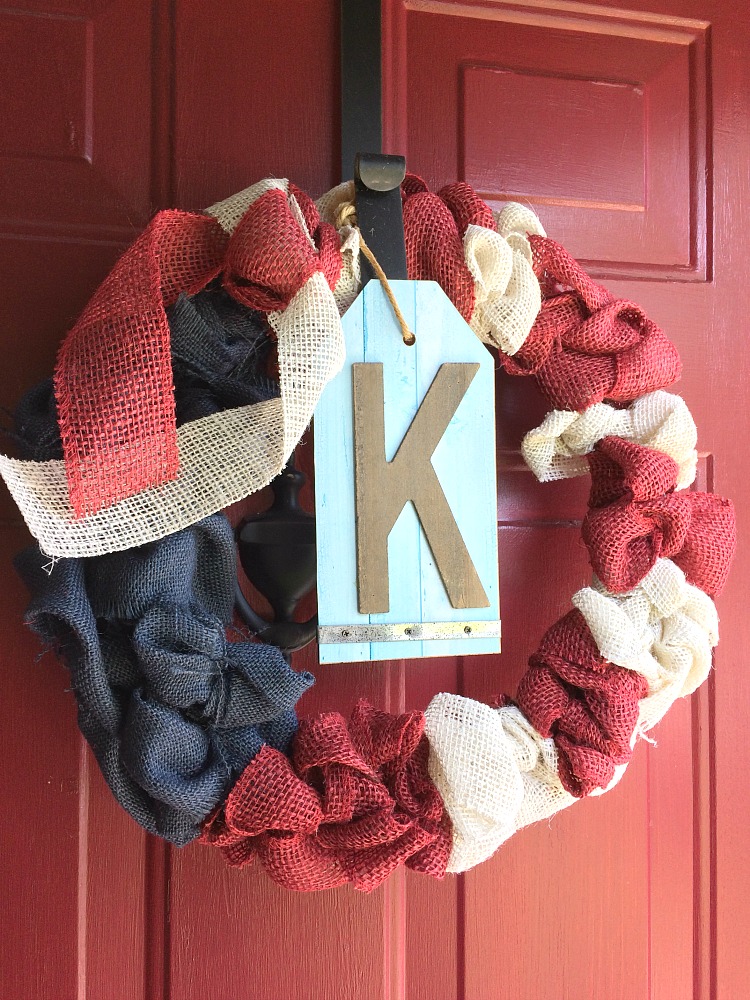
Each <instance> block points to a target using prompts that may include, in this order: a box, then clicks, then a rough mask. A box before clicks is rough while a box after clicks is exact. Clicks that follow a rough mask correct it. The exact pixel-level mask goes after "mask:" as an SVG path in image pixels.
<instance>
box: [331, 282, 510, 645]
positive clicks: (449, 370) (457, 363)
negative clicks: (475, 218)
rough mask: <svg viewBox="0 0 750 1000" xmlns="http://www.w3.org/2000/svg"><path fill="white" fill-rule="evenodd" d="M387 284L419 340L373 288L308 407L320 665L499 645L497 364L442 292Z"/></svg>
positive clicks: (352, 316) (348, 321)
mask: <svg viewBox="0 0 750 1000" xmlns="http://www.w3.org/2000/svg"><path fill="white" fill-rule="evenodd" d="M391 284H392V287H393V290H394V293H395V294H396V297H397V299H398V302H399V305H400V307H401V310H402V312H403V313H404V316H405V318H406V320H407V322H408V324H409V326H410V328H411V329H412V330H413V331H414V332H415V334H416V337H417V340H416V344H415V345H414V346H413V347H408V346H406V345H405V344H404V343H403V340H402V338H401V331H400V329H399V326H398V324H397V322H396V320H395V317H394V315H393V311H392V309H391V306H390V304H389V303H388V300H387V298H386V297H385V294H384V292H383V290H382V288H381V286H380V284H379V282H377V281H370V282H369V283H368V284H367V285H366V286H365V288H364V290H363V291H362V292H361V293H360V295H359V297H358V298H357V299H356V301H355V302H354V304H353V305H352V306H351V308H350V309H349V310H348V311H347V313H346V315H345V316H344V318H343V326H344V334H345V338H346V351H347V359H346V362H345V365H344V368H343V369H342V371H341V372H340V373H339V375H338V376H337V377H336V378H335V379H334V380H333V381H332V382H331V383H330V384H329V385H328V386H327V387H326V389H325V392H324V393H323V396H322V398H321V400H320V403H319V404H318V407H317V409H316V411H315V497H316V521H317V532H316V533H317V545H318V619H319V627H320V633H319V637H320V650H319V652H320V662H321V663H339V662H347V661H353V660H379V659H400V658H415V657H423V656H457V655H465V654H468V653H495V652H498V651H499V648H500V642H499V606H498V580H497V493H496V480H495V418H494V392H495V389H494V367H495V366H494V361H493V359H492V356H491V355H490V354H489V352H488V351H487V350H486V348H485V347H484V346H483V345H482V344H481V343H480V341H479V340H478V339H477V337H476V336H475V334H474V333H473V332H472V331H471V329H470V328H469V326H468V325H467V324H466V323H465V322H464V320H463V318H462V317H461V316H460V314H459V313H458V312H457V311H456V309H455V308H454V306H453V305H452V303H451V302H450V300H449V299H448V298H447V296H446V295H445V293H444V292H443V291H442V289H441V288H440V287H439V286H438V285H437V284H435V283H434V282H412V281H394V282H392V283H391ZM433 636H440V638H431V637H433ZM442 636H445V638H442ZM363 637H364V641H363ZM367 640H369V641H367Z"/></svg>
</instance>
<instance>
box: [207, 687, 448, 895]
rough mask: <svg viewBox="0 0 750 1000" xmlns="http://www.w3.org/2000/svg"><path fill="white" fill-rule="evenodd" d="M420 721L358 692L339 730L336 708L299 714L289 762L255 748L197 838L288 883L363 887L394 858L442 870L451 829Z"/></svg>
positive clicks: (378, 878)
mask: <svg viewBox="0 0 750 1000" xmlns="http://www.w3.org/2000/svg"><path fill="white" fill-rule="evenodd" d="M423 730H424V715H423V714H422V713H421V712H411V713H408V714H406V715H400V716H393V715H389V714H388V713H386V712H380V711H377V710H376V709H374V708H373V707H372V706H371V705H369V704H367V703H366V702H364V701H361V702H359V703H358V704H357V706H356V707H355V709H354V712H353V713H352V717H351V722H350V725H349V728H348V730H347V726H346V722H345V720H344V719H343V717H342V716H340V715H339V714H338V713H335V712H331V713H327V714H325V715H320V716H317V717H316V718H313V719H306V720H303V721H302V722H300V727H299V731H298V733H297V736H296V738H295V742H294V751H293V754H292V762H291V764H290V762H289V760H287V758H286V757H284V755H283V754H281V753H279V752H278V751H276V750H272V749H271V748H270V747H264V748H263V749H262V750H261V751H260V753H259V754H258V755H257V756H256V757H255V758H254V759H253V760H252V761H251V763H250V764H249V765H248V766H247V768H246V769H245V771H244V772H243V773H242V775H241V776H240V778H239V780H238V781H237V783H236V784H235V785H234V787H233V788H232V790H231V791H230V793H229V795H228V797H227V799H226V801H225V802H224V805H223V806H222V808H221V809H220V810H219V811H218V812H217V813H216V814H215V815H214V816H213V817H211V819H209V821H208V822H207V823H206V826H205V828H204V834H203V838H202V839H203V841H204V842H205V843H209V844H214V845H216V846H218V847H220V848H221V850H222V852H223V853H224V855H225V857H226V859H227V861H228V862H229V864H232V865H237V866H242V865H246V864H249V863H250V862H251V861H252V860H253V858H254V857H256V856H257V857H258V858H259V859H260V860H261V862H262V863H263V865H264V867H265V868H266V870H267V871H268V873H269V875H270V876H271V878H273V879H274V881H276V882H278V883H279V884H280V885H283V886H286V887H287V888H290V889H299V890H305V891H306V890H313V889H328V888H332V887H333V886H337V885H342V884H344V883H346V882H351V883H352V884H353V885H354V886H355V887H356V888H357V889H362V890H365V891H369V890H371V889H374V888H376V887H377V886H378V885H380V883H381V882H382V881H383V880H384V879H385V878H387V877H388V875H389V874H390V873H391V872H392V871H393V870H394V869H395V868H397V867H398V866H399V865H400V864H405V865H406V867H407V868H412V869H414V870H415V871H420V872H424V873H426V874H429V875H433V876H435V877H436V878H441V877H442V876H443V875H444V874H445V869H446V865H447V864H448V857H449V855H450V851H451V828H450V821H449V819H448V816H447V813H446V812H445V809H444V807H443V802H442V799H441V798H440V795H439V793H438V792H437V789H436V788H435V787H434V785H433V784H432V782H431V781H430V778H429V775H428V773H427V754H428V745H427V739H426V737H425V736H424V735H423Z"/></svg>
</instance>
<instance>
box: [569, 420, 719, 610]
mask: <svg viewBox="0 0 750 1000" xmlns="http://www.w3.org/2000/svg"><path fill="white" fill-rule="evenodd" d="M588 462H589V465H590V467H591V478H592V482H591V498H590V501H589V503H590V509H589V511H588V513H587V515H586V517H585V519H584V522H583V528H582V535H583V540H584V542H585V543H586V546H587V547H588V550H589V556H590V559H591V565H592V567H593V569H594V572H595V573H596V575H597V576H598V577H599V578H600V579H601V580H602V582H603V583H604V585H605V586H606V587H607V589H608V590H611V591H613V592H615V593H622V592H624V591H628V590H632V589H633V587H635V586H636V585H637V584H638V583H639V582H640V581H641V580H642V579H643V578H644V576H645V575H646V574H647V573H648V571H649V570H650V569H651V567H652V566H653V565H654V563H655V562H656V560H657V559H658V558H660V557H661V556H664V557H668V558H672V559H674V561H675V562H676V563H677V565H678V566H680V568H681V569H682V570H683V571H684V572H685V576H686V577H687V580H688V582H689V583H692V584H695V585H696V586H697V587H700V589H701V590H703V591H705V592H706V593H707V594H709V595H711V596H715V595H716V594H718V593H719V592H720V591H721V589H722V587H723V586H724V583H725V581H726V578H727V575H728V573H729V566H730V564H731V560H732V556H733V555H734V549H735V544H736V532H735V520H734V508H733V505H732V503H731V501H729V500H725V499H724V498H723V497H717V496H714V495H713V494H710V493H695V492H692V491H689V490H683V491H681V492H680V493H674V492H672V490H673V489H674V487H675V485H676V482H677V465H676V463H675V462H674V460H673V459H671V458H670V457H669V456H668V455H665V454H663V453H662V452H660V451H656V450H654V449H652V448H646V447H644V446H643V445H639V444H635V443H633V442H630V441H623V440H622V439H621V438H617V437H606V438H603V439H602V440H601V441H600V442H599V444H598V445H597V446H596V449H595V450H594V451H593V452H591V454H590V455H589V456H588Z"/></svg>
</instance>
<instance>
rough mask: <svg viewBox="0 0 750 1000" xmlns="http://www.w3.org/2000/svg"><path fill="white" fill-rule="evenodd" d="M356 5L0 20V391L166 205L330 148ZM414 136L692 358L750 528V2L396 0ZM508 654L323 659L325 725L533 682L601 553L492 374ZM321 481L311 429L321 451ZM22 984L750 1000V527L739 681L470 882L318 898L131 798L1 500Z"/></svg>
mask: <svg viewBox="0 0 750 1000" xmlns="http://www.w3.org/2000/svg"><path fill="white" fill-rule="evenodd" d="M337 10H338V4H337V3H335V2H334V0H319V2H317V3H315V4H309V3H303V2H302V0H291V2H282V0H266V2H264V3H260V2H253V3H249V4H244V5H236V4H228V5H222V4H213V5H209V4H205V3H203V4H201V3H198V2H195V0H169V2H168V0H154V2H153V3H152V4H150V5H132V4H127V3H125V2H124V0H101V2H97V3H86V4H83V3H80V2H78V0H65V2H59V3H55V4H54V5H53V4H52V3H51V2H50V0H26V2H24V3H23V4H22V5H21V8H20V9H15V8H14V9H13V10H10V9H8V10H4V11H0V54H2V55H3V59H0V83H1V84H2V91H3V93H4V95H5V99H4V102H3V103H2V105H0V120H2V121H3V129H2V136H1V137H0V163H1V165H2V171H1V172H0V176H2V178H3V180H2V181H1V182H0V262H1V264H2V272H1V273H2V287H3V295H2V297H0V337H1V338H2V348H3V351H4V362H5V363H4V364H3V365H2V366H0V403H2V404H3V405H6V406H12V405H13V404H14V403H15V402H16V400H17V399H18V397H19V395H20V394H21V392H22V391H23V390H24V389H25V388H26V387H28V386H29V385H31V384H32V383H34V382H35V381H37V380H38V379H40V378H41V377H43V376H44V375H45V374H47V373H49V372H50V370H51V368H52V365H53V362H54V356H55V351H56V347H57V344H58V343H59V340H60V337H61V336H62V334H63V332H64V330H65V329H66V328H67V327H68V326H69V325H70V324H71V322H72V320H73V319H74V318H75V315H76V313H77V312H78V310H79V309H80V308H81V307H82V305H83V304H84V303H85V301H86V300H87V298H88V297H89V296H90V294H91V293H92V292H93V290H94V288H95V287H96V285H97V284H98V282H99V281H100V280H101V279H102V277H103V276H104V275H105V273H106V271H107V270H108V268H109V267H110V266H111V264H112V262H113V261H114V259H115V257H116V256H117V254H118V252H119V250H120V248H121V247H122V246H124V245H125V244H126V243H127V242H129V241H130V239H131V238H132V237H133V235H134V234H135V233H136V232H137V231H138V230H139V229H140V228H141V227H142V226H143V224H144V223H145V220H146V219H147V217H148V215H149V212H150V211H151V210H152V209H153V208H156V207H160V206H162V205H165V204H169V203H174V204H178V205H180V206H181V207H185V208H200V207H201V206H203V205H206V204H209V203H210V202H211V201H213V200H215V199H216V198H219V197H222V196H224V195H228V194H230V193H231V192H232V191H234V190H238V189H240V188H242V187H244V186H246V185H247V184H249V183H251V182H253V181H254V180H256V179H258V178H259V177H260V176H262V175H263V174H266V173H277V174H281V175H286V176H290V177H292V178H293V179H294V180H295V181H296V182H297V183H298V184H300V186H302V187H303V188H306V189H308V190H310V191H311V192H312V193H315V194H317V193H320V192H322V191H323V190H324V189H325V188H327V187H328V186H330V185H331V184H333V183H335V182H336V180H337V179H338V178H337V176H336V169H337V168H336V164H337V163H338V156H339V153H338V150H339V145H338V129H339V102H338V96H337V88H338V49H337V45H338V14H337ZM383 17H384V113H385V129H386V135H387V139H388V144H389V146H390V148H391V149H393V151H397V152H403V153H405V154H406V155H407V158H408V162H409V166H410V168H411V169H413V170H416V171H417V172H419V173H422V174H423V175H424V176H425V177H426V179H427V180H428V182H429V183H430V184H433V185H437V184H441V183H444V182H445V181H447V180H452V179H455V178H456V177H461V176H462V175H463V176H465V177H466V179H467V180H469V181H471V182H473V183H477V184H478V185H479V186H480V187H481V188H482V189H483V190H484V191H485V192H486V193H487V194H488V196H490V197H492V198H500V197H501V196H503V195H506V194H514V195H517V196H521V197H523V199H524V200H526V201H527V202H529V203H530V204H532V205H533V206H535V207H536V208H537V210H538V212H539V214H540V217H541V218H542V221H543V222H544V223H545V225H546V226H547V227H548V229H549V231H550V233H551V235H553V236H554V237H555V238H559V239H560V240H561V241H562V242H563V243H565V244H566V245H568V246H569V247H570V248H571V249H572V250H573V251H574V252H575V253H576V254H577V255H579V256H580V257H582V258H584V259H585V260H588V261H590V262H591V263H592V266H593V268H594V269H595V271H596V273H597V274H599V275H600V276H601V278H602V280H604V281H605V283H607V284H608V285H610V287H612V288H613V290H614V291H616V292H617V293H618V294H621V295H626V296H629V297H632V298H634V299H636V300H637V301H638V302H640V303H642V304H643V306H644V307H645V308H646V310H647V311H648V312H649V313H650V314H651V315H652V316H653V318H654V319H655V320H656V321H657V322H658V323H660V324H661V325H662V326H663V327H664V328H665V330H667V331H668V333H669V335H670V336H671V337H672V338H673V339H674V340H675V342H676V343H677V345H678V347H679V349H680V352H681V354H682V357H683V361H684V366H685V372H684V377H683V380H682V383H681V384H680V386H679V387H678V391H680V392H681V394H682V395H683V396H684V397H685V399H686V400H687V402H688V404H689V405H690V407H691V409H692V411H693V413H694V415H695V417H696V420H697V423H698V427H699V433H700V440H699V447H700V448H701V449H702V451H703V454H704V459H703V461H702V463H701V470H700V474H701V477H702V481H701V483H700V484H699V485H700V487H701V488H705V487H708V488H715V489H716V490H717V491H718V492H721V493H726V494H728V495H730V496H732V497H733V498H734V499H735V501H736V503H737V506H738V511H739V514H740V528H741V529H742V525H743V522H744V520H745V519H746V509H747V502H746V501H745V489H744V479H745V475H744V472H743V467H742V465H741V462H744V459H745V456H746V454H747V453H748V450H749V449H748V444H749V443H750V442H748V436H749V435H748V431H749V430H750V427H749V424H748V420H747V418H746V416H745V415H744V414H745V411H746V405H747V402H748V387H747V380H746V375H745V372H746V368H747V364H748V360H750V359H748V347H747V337H746V336H745V322H746V321H745V317H746V315H747V314H748V312H750V292H749V291H748V280H747V250H746V247H747V237H746V234H747V232H748V231H749V230H750V217H749V216H750V164H749V162H748V160H749V158H750V154H748V150H750V135H749V134H748V133H749V132H750V107H749V105H750V11H748V9H747V7H746V5H745V4H744V3H741V2H740V0H627V2H624V0H599V2H592V3H579V2H575V3H574V2H569V0H496V2H494V0H492V2H491V0H466V2H463V3H458V2H456V3H449V2H438V0H406V2H404V0H384V4H383ZM497 385H498V448H499V451H498V467H499V508H498V521H499V531H500V536H499V537H500V560H501V608H502V618H503V632H504V636H503V654H502V657H500V658H497V657H467V658H466V659H465V660H460V659H459V660H452V659H439V660H432V661H427V662H423V663H408V662H403V661H397V662H392V663H384V664H378V665H376V666H371V665H368V664H365V665H362V664H345V665H337V666H329V667H327V668H325V669H324V670H319V669H318V668H317V665H316V662H315V654H314V651H313V650H311V649H308V650H306V651H305V652H304V653H302V654H300V655H299V656H297V657H296V660H295V663H296V665H297V666H298V667H299V668H303V667H310V668H312V669H314V670H315V671H316V673H317V674H318V683H317V684H316V686H315V688H314V689H312V691H310V692H309V693H308V694H307V695H306V696H305V698H304V699H303V702H302V705H301V709H302V711H303V712H314V711H319V710H321V709H334V708H335V709H339V710H341V711H344V712H348V711H349V710H350V709H351V706H352V705H353V703H354V702H355V700H356V699H357V698H358V697H362V696H364V697H368V698H370V699H371V700H373V701H374V702H375V703H377V704H379V705H381V706H383V707H386V708H390V709H391V710H394V711H396V710H399V709H401V708H404V707H409V708H412V707H420V708H423V707H424V706H425V705H426V704H427V702H428V701H429V699H430V698H431V696H432V695H433V694H434V693H435V692H437V691H440V690H452V691H458V692H462V693H465V694H467V695H470V696H473V697H478V698H482V699H485V700H489V699H492V698H493V697H494V696H495V695H497V694H498V693H500V692H502V691H505V692H512V690H513V687H514V685H515V683H516V681H517V679H518V677H519V676H520V674H521V672H522V670H523V668H524V664H525V660H526V657H527V656H528V654H529V652H530V651H531V650H532V649H533V648H534V646H535V643H536V642H537V641H538V639H539V637H540V635H541V633H542V632H543V630H544V629H545V628H546V627H547V625H549V624H550V623H551V622H552V621H553V620H554V619H555V617H556V616H557V615H558V614H559V613H560V612H561V611H563V610H565V609H566V607H567V605H568V600H569V597H570V594H571V593H572V592H573V590H575V589H576V587H578V586H580V584H581V583H583V582H584V581H585V580H586V578H587V574H588V569H587V562H586V553H585V550H584V549H583V547H582V545H581V543H580V538H579V533H578V521H579V520H580V517H581V515H582V512H583V507H584V504H585V497H586V483H585V482H583V481H574V482H566V483H558V484H549V485H547V486H539V485H538V484H536V483H535V482H534V480H533V478H532V477H531V475H530V474H529V473H528V472H526V471H525V470H524V468H523V466H522V464H521V462H520V456H519V452H518V445H519V442H520V439H521V436H522V434H523V432H524V431H525V430H527V429H528V428H530V427H532V426H534V425H535V424H536V423H538V421H539V419H540V417H541V416H542V415H543V413H544V404H543V402H542V401H541V399H540V397H539V394H538V393H537V392H536V390H535V389H534V387H533V386H532V385H530V384H528V383H527V382H526V381H525V380H518V379H511V378H509V377H507V376H504V375H499V376H498V383H497ZM302 463H303V465H304V466H305V467H306V468H307V469H308V471H309V469H310V463H311V459H310V449H309V445H306V446H304V447H303V449H302ZM0 529H1V530H0V539H1V540H2V554H3V556H2V557H3V569H4V580H5V583H4V586H3V589H2V595H3V601H2V608H1V609H0V638H1V639H2V644H1V645H0V649H2V654H1V655H2V676H3V681H4V683H3V697H2V700H1V701H0V713H2V726H3V729H2V732H3V750H4V757H3V765H4V766H3V770H2V773H3V779H4V781H3V790H4V793H5V794H4V797H3V801H4V803H5V805H4V808H3V809H2V811H1V812H0V845H1V848H2V849H1V850H0V865H1V866H2V878H0V893H1V894H2V907H0V914H1V915H2V916H1V917H0V920H1V921H2V923H1V926H0V933H1V934H2V942H3V944H2V948H0V987H1V988H0V993H1V994H2V996H3V997H8V998H9V1000H74V998H75V1000H116V998H117V1000H120V998H122V997H128V998H129V1000H131V998H132V1000H198V998H200V1000H204V998H205V997H206V996H212V997H219V998H223V997H232V998H236V1000H261V998H274V1000H329V998H330V1000H334V998H335V1000H350V998H352V1000H353V998H358V1000H359V998H362V1000H375V998H378V1000H381V998H383V1000H406V998H408V1000H485V998H487V1000H490V998H491V1000H557V998H560V1000H563V998H566V1000H567V998H569V997H570V998H572V997H575V998H579V997H580V998H582V1000H583V998H585V1000H589V998H590V1000H604V998H606V1000H740V998H744V997H747V996H750V955H749V954H748V949H747V934H748V927H750V872H749V871H748V866H747V864H746V857H747V854H748V850H749V849H750V832H748V831H750V822H748V808H747V790H746V786H747V778H746V775H745V769H744V754H743V753H742V752H741V750H740V749H739V747H740V746H741V742H740V741H741V740H742V738H743V736H744V733H746V732H747V731H748V730H749V729H750V681H749V680H748V672H747V671H746V669H745V667H744V658H745V657H744V653H745V649H746V648H747V646H748V641H749V640H750V620H749V619H748V616H747V613H746V601H745V600H744V597H745V595H746V594H747V593H748V592H750V589H749V588H750V580H749V579H748V573H749V572H750V566H749V565H748V555H747V547H746V546H745V545H744V543H741V546H740V553H739V556H738V559H737V561H736V563H735V566H734V569H733V573H732V577H731V580H730V584H729V586H728V588H727V591H726V593H725V594H724V595H723V596H722V598H721V599H720V601H719V610H720V614H721V619H722V643H721V646H720V647H719V652H718V657H717V663H716V671H715V673H714V674H713V675H712V678H711V680H710V681H709V683H708V685H707V686H705V687H704V689H703V690H701V692H699V694H698V695H697V696H695V697H694V698H693V699H692V700H691V702H689V703H684V704H680V705H678V706H676V707H675V708H674V709H673V711H672V712H671V713H670V715H669V716H668V718H667V719H666V720H665V721H664V722H663V723H662V724H661V725H660V726H659V727H658V729H657V730H656V732H655V736H656V739H657V740H658V743H659V745H658V747H656V748H654V747H649V746H647V745H641V746H640V747H639V748H638V750H637V752H636V754H635V758H634V761H633V764H632V766H631V767H630V769H629V771H628V773H627V774H626V776H625V778H624V780H623V781H622V783H621V784H620V786H618V787H617V788H616V789H615V790H613V791H612V792H611V793H609V794H608V795H607V796H605V797H603V798H601V799H598V800H589V801H587V802H584V803H582V804H578V805H576V806H575V807H574V808H572V809H570V810H568V811H566V812H563V813H562V814H560V815H559V816H558V817H556V818H555V819H554V820H552V821H551V822H550V823H548V824H539V825H538V826H537V827H535V828H533V829H529V830H525V831H522V832H521V833H519V834H518V835H517V836H516V837H515V838H514V839H513V840H512V841H511V842H510V843H508V844H507V845H505V846H504V847H503V848H502V849H501V851H500V852H499V853H498V855H497V856H496V857H495V858H494V859H492V860H491V861H490V862H488V863H486V864H485V865H483V866H481V867H480V868H479V869H477V870H476V871H475V872H472V873H469V874H467V875H466V876H462V877H459V878H451V879H447V880H446V881H445V882H443V883H434V882H432V881H431V880H428V879H425V878H422V877H419V876H414V875H413V874H412V873H403V872H402V873H399V874H397V875H396V876H394V877H392V878H391V880H390V881H389V882H388V883H387V884H386V885H385V886H384V887H382V888H381V889H380V890H378V891H376V892H375V893H373V894H372V895H370V896H361V895H358V894H356V893H354V892H353V891H350V890H348V889H342V890H336V891H334V892H329V893H327V894H321V895H310V896H299V895H295V894H293V893H289V892H283V891H281V890H278V889H277V888H276V887H275V886H274V885H273V884H272V883H271V882H270V881H269V880H268V879H267V878H266V877H265V876H264V874H263V873H262V872H261V871H260V870H255V869H251V870H249V871H241V872H237V871H233V870H230V869H228V868H226V867H225V865H224V863H223V861H222V860H221V858H220V856H219V855H218V852H213V851H210V850H208V849H207V848H204V847H200V846H197V845H193V846H191V847H188V848H186V849H184V850H182V851H177V850H174V849H172V848H170V847H168V846H166V845H163V844H161V843H158V842H156V841H154V840H151V839H150V838H148V837H146V836H145V834H142V833H141V831H140V830H139V829H138V828H137V827H136V825H135V824H134V823H133V822H132V821H131V820H130V819H129V818H128V817H127V816H126V815H125V814H124V812H122V810H121V809H120V808H119V807H118V806H117V805H116V804H115V803H114V801H113V799H112V797H111V795H110V794H109V792H108V790H107V789H106V787H105V785H104V782H103V780H102V778H101V776H100V775H99V772H98V770H97V768H96V766H95V764H94V763H93V760H92V759H91V757H90V755H89V754H88V751H86V750H84V748H83V747H82V744H81V741H80V738H79V737H78V735H77V730H76V728H75V709H74V704H73V699H72V697H71V696H70V694H69V693H68V692H66V687H67V684H68V678H67V675H66V674H65V672H64V670H63V669H62V668H61V667H60V666H58V665H57V664H56V663H55V661H54V660H53V658H52V657H51V656H49V655H48V656H45V657H44V658H43V659H42V660H41V661H40V662H38V663H37V662H36V657H37V654H38V645H37V644H36V643H35V641H34V640H33V639H32V637H30V636H29V635H28V634H27V633H26V631H25V630H24V628H23V626H22V624H21V616H22V612H23V606H24V601H25V594H24V593H23V590H22V587H21V585H20V583H19V582H18V581H17V580H16V578H15V576H14V574H13V571H12V569H11V567H10V559H11V557H12V555H13V553H14V552H16V551H17V550H18V549H19V548H20V547H21V545H22V544H24V543H25V541H26V540H27V535H26V532H25V529H24V528H23V526H22V525H21V524H20V522H19V518H18V515H17V513H16V511H15V508H14V507H13V505H12V503H11V501H10V500H9V498H8V497H7V495H6V494H5V493H3V496H2V499H0Z"/></svg>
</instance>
